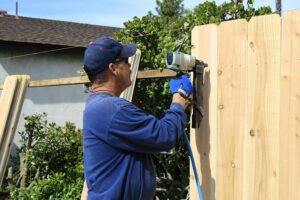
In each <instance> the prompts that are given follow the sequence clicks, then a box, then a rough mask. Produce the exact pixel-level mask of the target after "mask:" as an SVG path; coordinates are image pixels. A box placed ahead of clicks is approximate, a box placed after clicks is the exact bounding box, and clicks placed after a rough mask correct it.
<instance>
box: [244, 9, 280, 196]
mask: <svg viewBox="0 0 300 200" xmlns="http://www.w3.org/2000/svg"><path fill="white" fill-rule="evenodd" d="M280 23H281V19H280V17H279V15H277V14H276V15H266V16H260V17H254V18H252V19H251V20H250V22H249V24H248V45H249V46H248V68H247V87H246V92H247V97H246V98H247V103H246V112H247V120H246V121H247V123H246V129H245V137H244V139H245V140H244V142H245V148H244V185H243V189H244V190H243V195H244V197H243V199H249V200H277V199H278V195H279V193H278V190H279V188H278V186H279V181H278V175H279V112H280V31H281V29H280V25H281V24H280Z"/></svg>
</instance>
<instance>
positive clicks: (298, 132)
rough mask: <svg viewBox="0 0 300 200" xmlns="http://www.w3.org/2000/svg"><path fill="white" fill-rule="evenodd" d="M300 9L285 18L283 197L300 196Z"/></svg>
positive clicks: (293, 198)
mask: <svg viewBox="0 0 300 200" xmlns="http://www.w3.org/2000/svg"><path fill="white" fill-rule="evenodd" d="M299 52H300V11H299V10H296V11H290V12H288V13H286V14H285V15H284V16H283V17H282V51H281V103H280V105H281V110H280V113H281V116H280V174H279V180H280V182H279V188H280V193H279V194H280V199H281V200H298V199H300V157H299V155H300V54H299Z"/></svg>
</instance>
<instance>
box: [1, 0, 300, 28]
mask: <svg viewBox="0 0 300 200" xmlns="http://www.w3.org/2000/svg"><path fill="white" fill-rule="evenodd" d="M16 1H18V5H19V9H18V10H19V12H18V13H19V16H26V17H34V18H43V19H53V20H61V21H70V22H78V23H87V24H95V25H103V26H113V27H121V28H122V27H124V25H123V23H124V22H126V21H130V20H132V19H133V17H134V16H137V17H139V18H140V17H142V16H144V15H147V13H148V11H151V12H152V13H154V14H155V13H156V11H155V7H156V3H155V0H60V1H57V0H0V10H6V11H7V12H8V14H11V15H14V14H15V13H16V11H15V10H16V9H15V5H16ZM227 1H230V0H227ZM203 2H204V1H200V0H184V1H183V4H184V7H185V8H187V9H190V10H191V9H193V8H194V7H195V6H196V5H198V4H199V3H203ZM215 2H216V3H217V4H221V3H223V2H225V0H216V1H215ZM245 2H246V0H245ZM254 2H255V3H254V7H260V6H270V7H271V8H272V10H273V11H274V10H275V0H255V1H254ZM294 9H300V1H299V0H282V12H283V14H284V13H285V12H287V11H288V10H294ZM0 28H1V27H0Z"/></svg>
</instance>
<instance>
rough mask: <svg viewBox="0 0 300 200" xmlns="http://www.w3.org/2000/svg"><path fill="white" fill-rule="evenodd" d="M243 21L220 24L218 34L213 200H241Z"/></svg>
mask: <svg viewBox="0 0 300 200" xmlns="http://www.w3.org/2000/svg"><path fill="white" fill-rule="evenodd" d="M247 28H248V24H247V21H246V20H234V21H228V22H223V23H221V24H220V26H219V32H218V41H219V42H218V138H217V184H216V197H217V198H216V199H218V200H222V199H224V200H241V199H242V197H243V196H242V194H243V151H242V149H243V135H244V129H245V127H244V125H245V115H246V113H245V101H246V96H245V84H246V82H245V81H246V76H245V75H246V73H245V72H246V69H247V50H248V48H247V34H248V33H247Z"/></svg>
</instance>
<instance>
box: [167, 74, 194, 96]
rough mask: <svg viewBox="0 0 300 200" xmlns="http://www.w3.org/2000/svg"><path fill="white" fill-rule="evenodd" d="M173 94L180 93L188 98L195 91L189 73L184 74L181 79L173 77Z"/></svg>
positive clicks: (171, 87)
mask: <svg viewBox="0 0 300 200" xmlns="http://www.w3.org/2000/svg"><path fill="white" fill-rule="evenodd" d="M170 91H171V94H175V93H179V94H180V95H181V96H182V97H183V98H185V99H187V98H188V97H189V96H190V95H191V94H192V92H193V86H192V83H191V81H190V79H189V78H188V76H187V75H182V76H181V77H180V78H179V79H171V81H170Z"/></svg>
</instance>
